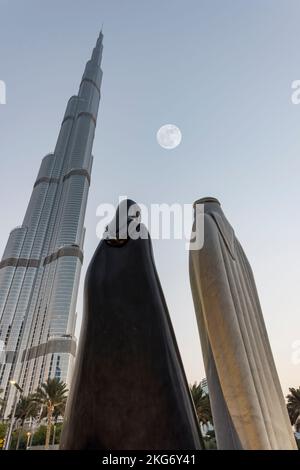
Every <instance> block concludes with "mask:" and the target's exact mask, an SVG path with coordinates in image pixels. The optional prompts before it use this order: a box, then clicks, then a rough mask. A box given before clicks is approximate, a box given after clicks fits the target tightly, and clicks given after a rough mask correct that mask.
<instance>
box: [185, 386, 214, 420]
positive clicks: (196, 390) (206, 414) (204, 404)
mask: <svg viewBox="0 0 300 470" xmlns="http://www.w3.org/2000/svg"><path fill="white" fill-rule="evenodd" d="M190 389H191V394H192V398H193V401H194V404H195V408H196V413H197V417H198V421H199V423H202V424H208V423H211V424H213V419H212V413H211V407H210V401H209V396H208V395H207V394H206V393H205V392H204V391H203V389H202V387H201V385H200V384H197V382H195V383H194V385H192V386H191V387H190Z"/></svg>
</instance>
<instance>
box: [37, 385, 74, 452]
mask: <svg viewBox="0 0 300 470" xmlns="http://www.w3.org/2000/svg"><path fill="white" fill-rule="evenodd" d="M67 393H68V389H67V385H66V384H65V383H64V382H62V381H61V380H59V379H57V378H54V379H48V380H47V382H45V383H43V384H42V385H41V386H40V387H39V388H38V389H37V391H36V393H35V395H34V400H35V402H36V403H38V404H40V405H41V406H42V408H43V411H44V412H46V415H47V432H46V441H45V449H49V443H50V434H51V424H52V417H53V414H54V411H55V410H56V409H57V408H61V407H62V406H63V404H65V402H66V399H67Z"/></svg>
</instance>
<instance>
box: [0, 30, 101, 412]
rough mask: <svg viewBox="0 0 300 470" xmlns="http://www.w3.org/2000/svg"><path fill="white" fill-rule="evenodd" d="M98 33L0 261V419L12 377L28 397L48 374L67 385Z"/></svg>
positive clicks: (97, 78)
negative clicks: (0, 396) (0, 392)
mask: <svg viewBox="0 0 300 470" xmlns="http://www.w3.org/2000/svg"><path fill="white" fill-rule="evenodd" d="M102 40H103V35H102V33H100V36H99V38H98V40H97V44H96V47H95V48H94V50H93V54H92V57H91V59H90V60H89V61H88V63H87V65H86V68H85V71H84V74H83V78H82V81H81V84H80V88H79V93H78V95H76V96H72V97H71V98H70V100H69V102H68V104H67V108H66V112H65V116H64V119H63V122H62V126H61V129H60V133H59V136H58V140H57V144H56V147H55V150H54V152H53V153H51V154H48V155H46V156H45V157H44V159H43V160H42V163H41V167H40V170H39V173H38V176H37V179H36V181H35V183H34V188H33V192H32V196H31V199H30V202H29V205H28V208H27V211H26V214H25V217H24V221H23V224H22V225H21V226H20V227H17V228H15V229H14V230H13V231H12V232H11V233H10V236H9V239H8V242H7V245H6V248H5V251H4V254H3V257H2V261H1V262H0V341H2V342H3V343H2V344H4V348H5V354H3V355H1V358H2V359H1V360H2V363H1V364H0V388H3V389H4V399H5V401H6V407H5V413H4V416H5V417H7V416H8V415H9V414H10V412H11V408H12V405H13V402H14V397H15V393H16V389H15V387H12V386H11V385H10V380H15V381H17V383H18V384H19V385H20V386H21V387H22V389H23V390H24V394H25V395H27V394H29V393H32V392H34V391H35V390H36V388H37V387H38V386H39V385H40V384H41V383H42V382H44V381H45V380H47V378H48V377H58V378H60V379H61V380H63V381H65V382H66V383H67V384H68V385H69V384H70V380H71V376H72V365H73V361H74V357H75V352H76V341H75V338H74V332H75V323H76V301H77V291H78V285H79V279H80V271H81V265H82V260H83V244H84V217H85V211H86V204H87V197H88V192H89V186H90V179H91V170H92V160H93V158H92V146H93V140H94V134H95V126H96V119H97V114H98V107H99V101H100V86H101V80H102V71H101V68H100V65H101V58H102V48H103V46H102Z"/></svg>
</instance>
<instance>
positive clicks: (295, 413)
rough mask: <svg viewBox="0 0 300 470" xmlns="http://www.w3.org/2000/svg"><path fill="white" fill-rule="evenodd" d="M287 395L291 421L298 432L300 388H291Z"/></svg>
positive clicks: (299, 424)
mask: <svg viewBox="0 0 300 470" xmlns="http://www.w3.org/2000/svg"><path fill="white" fill-rule="evenodd" d="M289 390H290V393H289V394H288V395H287V397H286V398H287V410H288V414H289V417H290V420H291V424H292V425H293V426H295V429H296V431H297V432H299V429H300V387H299V388H290V389H289Z"/></svg>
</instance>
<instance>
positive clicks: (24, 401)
mask: <svg viewBox="0 0 300 470" xmlns="http://www.w3.org/2000/svg"><path fill="white" fill-rule="evenodd" d="M38 414H39V405H38V403H37V402H36V401H35V400H34V396H33V395H29V396H28V397H21V398H20V400H19V401H18V404H17V407H16V412H15V419H16V420H17V423H19V425H20V427H19V432H18V437H17V443H16V450H18V448H19V445H20V439H21V436H22V434H23V431H24V423H25V421H26V419H28V418H36V417H37V415H38Z"/></svg>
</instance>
